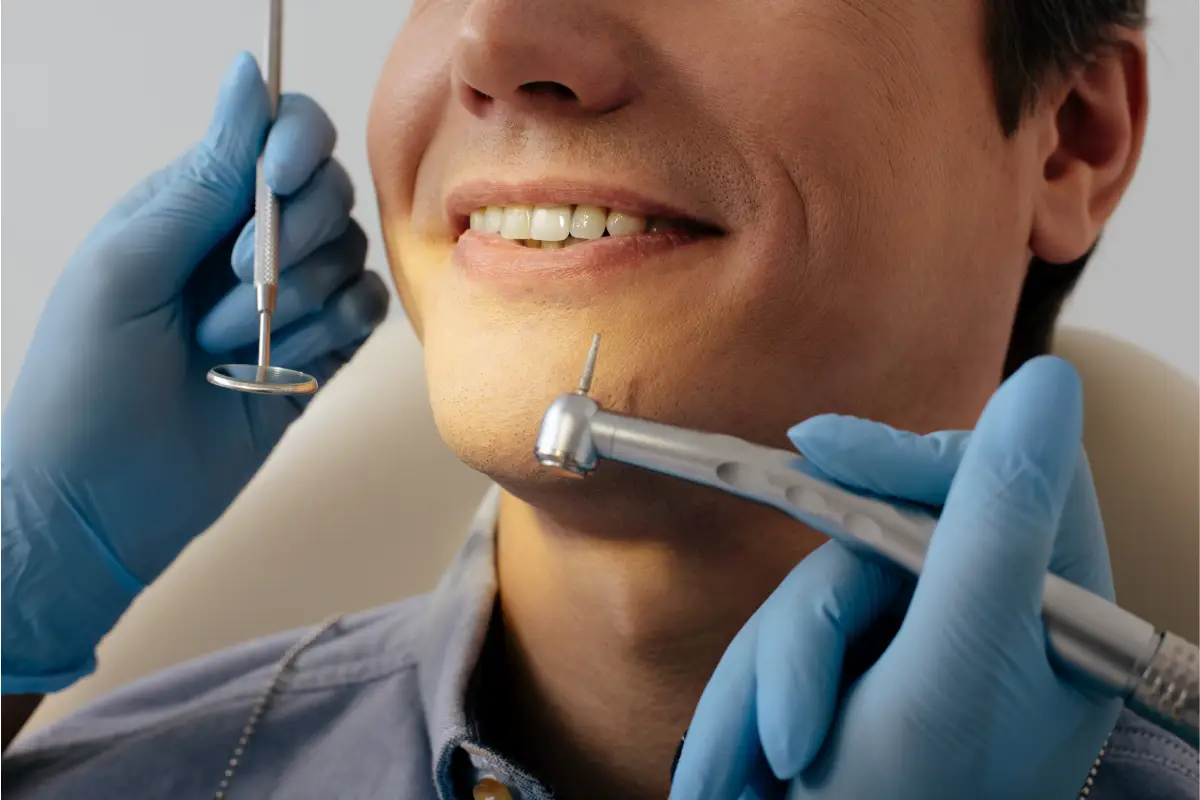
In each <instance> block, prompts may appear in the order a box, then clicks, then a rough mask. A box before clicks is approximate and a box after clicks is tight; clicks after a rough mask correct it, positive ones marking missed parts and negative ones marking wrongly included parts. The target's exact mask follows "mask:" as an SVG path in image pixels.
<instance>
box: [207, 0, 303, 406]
mask: <svg viewBox="0 0 1200 800" xmlns="http://www.w3.org/2000/svg"><path fill="white" fill-rule="evenodd" d="M269 6H270V11H269V14H268V20H267V41H266V48H265V52H264V54H263V69H264V70H265V72H266V75H265V76H264V78H265V80H266V83H267V97H268V98H269V100H270V103H271V120H272V121H274V119H275V116H276V114H278V112H279V85H280V72H281V69H282V50H283V0H269ZM254 226H255V227H254V288H255V290H256V291H255V294H256V296H257V304H258V363H257V364H224V365H222V366H219V367H213V368H212V369H211V370H209V372H208V382H209V383H212V384H215V385H217V386H220V387H222V388H224V389H234V390H236V391H239V392H254V393H256V394H282V395H294V394H312V393H313V392H315V391H316V390H317V380H316V378H313V377H312V376H311V375H306V374H305V373H303V372H298V371H296V370H294V369H284V368H282V367H274V366H271V317H272V316H273V315H274V313H275V294H276V291H277V287H278V285H279V198H278V197H276V196H275V193H274V192H272V191H271V187H269V186H268V185H267V177H266V173H265V172H264V171H263V162H262V157H261V156H260V157H259V159H258V172H257V175H256V177H255V191H254Z"/></svg>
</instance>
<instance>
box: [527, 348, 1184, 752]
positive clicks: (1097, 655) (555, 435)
mask: <svg viewBox="0 0 1200 800" xmlns="http://www.w3.org/2000/svg"><path fill="white" fill-rule="evenodd" d="M599 344H600V336H599V334H597V335H596V337H595V339H593V341H592V347H591V351H590V352H589V353H588V358H587V363H586V366H585V367H584V372H583V377H582V378H581V379H580V382H579V388H578V390H577V391H575V392H573V393H570V394H564V395H562V396H560V397H559V398H558V399H556V400H555V401H554V402H553V403H551V404H550V407H549V408H548V409H547V410H546V413H545V416H544V417H543V419H542V426H541V429H540V430H539V432H538V437H537V443H536V445H535V447H534V456H535V457H536V458H537V460H538V462H539V463H541V464H542V465H543V466H546V467H550V468H553V469H555V470H557V471H559V472H562V473H565V474H567V475H572V476H576V477H583V476H585V475H587V474H588V473H590V472H591V471H592V470H594V469H596V467H597V465H598V464H599V462H600V460H601V459H608V460H611V461H619V462H622V463H625V464H631V465H633V466H637V467H642V468H644V469H648V470H653V471H654V472H659V473H662V474H664V475H670V476H673V477H676V478H681V479H683V480H686V481H691V482H693V483H698V484H703V485H705V486H712V487H715V488H717V489H721V490H723V491H726V492H729V493H731V494H734V495H738V496H741V497H744V498H747V499H749V500H753V501H756V502H759V503H762V504H764V505H768V506H772V507H774V508H777V509H779V510H780V511H783V512H784V513H786V514H788V515H789V516H791V517H793V518H795V519H797V520H800V521H801V522H804V523H806V524H807V525H809V526H811V527H813V528H815V529H817V530H819V531H821V532H822V533H825V534H826V535H828V536H830V537H831V538H834V539H838V540H839V541H842V542H844V543H846V544H847V545H849V546H852V547H856V548H857V549H859V550H866V551H868V552H871V553H874V554H877V555H880V556H883V557H884V558H886V559H888V560H890V561H892V562H894V563H896V564H898V565H900V566H902V567H904V568H906V569H908V570H909V571H910V572H912V573H913V574H920V572H921V569H922V566H923V565H924V563H925V552H926V549H927V548H928V546H929V541H930V538H931V537H932V536H933V530H934V527H935V525H936V524H937V517H936V516H935V515H934V514H933V513H930V512H928V511H924V510H920V509H915V508H911V507H905V506H894V505H891V504H889V503H886V502H883V501H881V500H877V499H873V498H868V497H863V496H859V495H857V494H854V493H853V492H850V491H848V490H846V489H843V488H841V487H839V486H836V485H834V484H832V483H829V482H828V481H826V480H825V479H823V478H821V477H820V476H818V475H817V474H816V471H815V470H813V469H811V468H810V467H808V465H807V461H806V460H805V459H804V458H803V457H801V456H800V455H798V454H797V453H794V452H788V451H785V450H775V449H772V448H769V447H763V446H760V445H756V444H751V443H750V442H746V441H743V440H741V439H737V438H735V437H732V436H724V435H720V434H712V433H702V432H700V431H694V430H687V429H684V428H678V427H674V426H671V425H664V424H662V423H658V422H651V421H649V420H645V419H638V418H635V417H629V416H625V415H622V414H616V413H613V412H609V411H605V410H603V409H602V408H601V407H600V406H599V404H598V403H597V402H596V401H595V400H593V399H592V398H590V397H588V391H589V390H590V388H591V383H592V376H593V374H594V371H595V367H596V356H597V352H598V349H599ZM1042 616H1043V620H1044V622H1045V626H1046V631H1047V634H1048V639H1049V647H1050V650H1051V656H1052V657H1053V658H1054V659H1055V660H1056V663H1057V664H1059V665H1060V666H1061V667H1062V668H1063V670H1064V671H1065V672H1066V673H1068V674H1069V675H1070V677H1071V678H1072V679H1073V680H1075V681H1077V682H1079V683H1080V684H1081V685H1085V686H1088V687H1091V688H1092V689H1093V690H1098V691H1101V692H1104V693H1107V694H1110V695H1112V696H1116V697H1120V698H1122V699H1123V700H1124V701H1125V703H1126V705H1127V706H1129V708H1131V709H1132V710H1133V711H1135V712H1136V713H1138V714H1140V715H1141V716H1143V717H1145V718H1147V719H1149V720H1151V721H1153V722H1155V723H1157V724H1158V725H1160V726H1161V727H1163V728H1165V729H1167V730H1170V731H1172V732H1174V733H1176V734H1177V735H1179V736H1180V737H1181V738H1183V739H1185V740H1187V741H1188V742H1190V743H1191V744H1192V745H1193V746H1195V745H1196V743H1197V740H1198V738H1200V685H1198V684H1200V681H1198V674H1197V672H1198V669H1200V651H1198V650H1197V647H1196V645H1194V644H1192V643H1191V642H1188V641H1187V640H1186V639H1184V638H1182V637H1180V636H1178V635H1176V634H1173V633H1171V632H1169V631H1165V630H1159V629H1156V628H1155V627H1154V626H1153V625H1151V624H1150V623H1149V622H1146V621H1145V620H1143V619H1140V618H1139V617H1137V616H1135V615H1134V614H1131V613H1129V612H1128V611H1125V610H1124V609H1122V608H1121V607H1119V606H1117V605H1116V604H1114V603H1111V602H1109V601H1108V600H1105V599H1104V598H1102V597H1100V596H1098V595H1096V594H1093V593H1091V592H1089V591H1087V590H1086V589H1083V588H1081V587H1079V586H1076V585H1075V584H1073V583H1069V582H1068V581H1065V580H1063V579H1062V578H1060V577H1058V576H1056V575H1053V574H1047V575H1046V583H1045V589H1044V594H1043V606H1042Z"/></svg>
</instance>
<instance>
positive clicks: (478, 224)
mask: <svg viewBox="0 0 1200 800" xmlns="http://www.w3.org/2000/svg"><path fill="white" fill-rule="evenodd" d="M471 230H473V231H480V230H483V209H482V208H478V209H476V210H474V211H472V212H471Z"/></svg>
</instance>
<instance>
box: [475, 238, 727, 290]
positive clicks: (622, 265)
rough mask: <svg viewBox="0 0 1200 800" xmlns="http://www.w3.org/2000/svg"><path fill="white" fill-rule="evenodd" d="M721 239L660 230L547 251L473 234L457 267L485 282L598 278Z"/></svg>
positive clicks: (594, 240)
mask: <svg viewBox="0 0 1200 800" xmlns="http://www.w3.org/2000/svg"><path fill="white" fill-rule="evenodd" d="M716 238H717V237H714V236H705V235H700V234H695V233H691V232H689V231H678V230H676V231H655V232H654V233H633V234H625V235H622V236H604V237H602V238H600V239H592V240H590V241H587V242H580V243H578V244H572V245H567V246H566V247H561V248H558V249H556V250H542V249H540V248H533V247H526V246H525V245H523V244H519V243H517V242H515V241H512V240H510V239H505V238H503V237H501V236H499V235H498V234H495V233H482V232H480V231H472V230H468V231H465V232H463V234H462V236H460V237H459V239H458V244H457V245H456V246H455V248H454V264H455V266H456V267H458V268H459V269H461V270H463V271H465V272H467V273H468V274H469V275H471V276H472V277H475V278H479V279H481V280H499V281H512V280H526V279H542V280H544V279H547V278H550V279H554V280H570V279H572V278H597V277H600V276H602V275H616V274H619V273H622V272H625V271H627V270H631V269H641V268H644V267H645V264H646V262H647V261H650V260H652V259H654V258H662V257H663V256H664V255H665V254H668V253H670V252H671V251H674V250H679V249H681V248H684V247H692V246H695V245H698V244H702V243H704V242H711V241H714V240H715V239H716Z"/></svg>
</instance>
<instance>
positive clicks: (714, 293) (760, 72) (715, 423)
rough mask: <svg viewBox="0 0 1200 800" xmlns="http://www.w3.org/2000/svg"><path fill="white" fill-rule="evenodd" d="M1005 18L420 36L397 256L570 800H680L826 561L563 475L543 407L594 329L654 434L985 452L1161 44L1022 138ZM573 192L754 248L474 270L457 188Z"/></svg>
mask: <svg viewBox="0 0 1200 800" xmlns="http://www.w3.org/2000/svg"><path fill="white" fill-rule="evenodd" d="M981 12H982V3H980V2H979V0H946V2H939V3H927V2H918V0H904V1H903V2H894V0H893V1H891V2H883V1H882V0H880V1H878V2H876V1H874V0H863V1H862V2H854V3H851V2H846V1H845V0H792V1H791V2H768V3H765V4H759V5H758V6H756V7H755V9H754V13H748V12H747V9H746V6H745V3H744V2H741V0H703V2H694V1H693V2H687V3H684V2H675V0H662V2H655V3H613V2H611V1H610V2H600V1H599V0H577V2H572V3H562V2H550V0H491V1H490V2H488V1H485V0H475V2H467V1H466V0H426V2H417V3H416V5H415V7H414V9H413V12H412V15H411V18H410V19H409V21H408V23H407V24H406V26H405V27H404V29H403V30H402V31H401V33H400V34H399V36H398V38H397V40H396V43H395V45H394V47H393V50H392V52H391V55H390V57H389V58H388V60H387V63H386V65H385V67H384V70H383V74H382V77H381V80H380V82H379V86H378V90H377V93H376V96H375V99H374V102H373V106H372V112H371V120H370V125H369V154H370V159H371V167H372V172H373V176H374V180H375V184H376V189H377V193H378V201H379V208H380V212H381V218H382V221H383V228H384V236H385V241H386V245H387V250H388V255H389V260H390V263H391V266H392V274H393V277H394V278H395V281H396V284H397V286H398V288H399V292H400V295H401V298H402V300H403V302H404V306H405V308H406V310H407V312H408V314H409V318H410V319H411V321H412V323H413V325H414V326H415V328H416V330H417V331H418V334H419V335H420V336H421V339H422V341H423V343H424V347H425V356H426V369H427V377H428V382H429V390H430V397H431V402H432V406H433V411H434V415H435V419H436V421H437V424H438V427H439V430H440V432H441V434H442V436H443V437H444V439H445V441H446V442H447V444H448V445H449V446H450V447H451V448H452V449H453V450H454V452H455V453H456V454H457V455H458V456H459V458H461V459H462V460H463V461H464V462H465V463H467V464H468V465H470V466H472V467H474V468H476V469H478V470H480V471H482V472H484V473H486V474H488V475H489V476H491V477H492V478H493V479H495V480H496V481H497V482H498V483H499V484H500V485H501V486H502V488H503V489H504V490H505V496H504V499H503V503H502V511H501V517H500V523H499V529H498V548H499V550H498V572H499V579H500V597H501V613H502V619H503V622H504V627H503V647H502V648H500V649H499V650H498V652H499V653H500V656H498V657H496V663H495V664H493V665H491V666H490V667H489V668H490V669H494V670H496V671H498V673H499V674H501V675H502V676H503V678H502V682H503V684H504V685H505V686H506V688H507V691H506V692H505V693H504V694H505V699H497V698H494V697H493V698H489V699H487V700H486V707H487V708H488V709H489V713H493V714H496V715H503V718H504V719H505V720H506V724H505V725H504V726H502V727H503V731H502V733H501V738H502V739H503V746H504V747H505V748H507V749H508V750H509V751H510V752H511V753H512V754H513V755H514V756H515V757H516V758H518V760H520V761H522V762H523V763H524V764H525V765H526V766H527V767H529V768H530V769H532V770H534V771H535V772H537V773H538V774H539V775H542V776H544V777H545V778H546V779H547V780H548V781H549V782H550V783H551V784H552V785H554V786H555V788H556V789H557V791H558V792H559V793H560V795H561V796H565V797H576V798H584V797H613V796H619V797H662V796H665V794H666V791H667V789H668V766H669V764H670V760H671V757H672V755H673V753H674V750H675V747H676V745H677V743H678V740H679V736H680V734H681V733H682V732H683V731H684V730H685V729H686V727H687V723H688V720H689V719H690V716H691V713H692V710H693V709H694V707H695V703H696V701H697V699H698V697H699V695H700V692H701V690H702V689H703V687H704V684H705V682H706V681H707V678H708V676H709V674H710V673H711V671H712V669H713V667H714V666H715V664H716V662H717V660H718V659H719V657H720V655H721V653H722V651H723V649H724V647H725V646H726V645H727V644H728V642H729V640H730V639H731V638H732V637H733V635H734V634H735V633H736V632H737V630H738V629H739V628H740V627H741V625H742V624H743V623H744V622H745V620H746V619H747V618H748V617H749V615H750V614H751V613H752V612H753V610H754V609H755V608H757V607H758V605H760V604H761V603H762V601H763V600H765V598H766V597H767V596H768V594H769V593H770V591H771V590H772V589H773V588H774V587H775V586H776V585H777V584H778V583H779V582H780V580H781V579H782V578H783V577H784V575H786V574H787V572H788V571H789V570H790V569H791V567H792V566H793V565H794V564H795V563H796V562H797V561H798V560H799V559H801V558H803V557H804V555H806V554H807V553H808V552H810V551H811V550H812V549H813V548H814V547H815V546H816V545H817V544H819V541H820V540H819V537H818V536H817V535H816V534H814V533H813V532H811V531H808V530H806V529H804V528H803V527H801V526H799V525H798V524H797V523H795V522H792V521H790V520H784V519H780V518H779V517H778V516H777V515H776V514H774V513H772V512H769V511H765V510H763V509H760V508H758V507H756V506H752V505H750V504H747V503H743V502H741V501H738V500H734V499H731V498H727V497H725V496H723V495H719V494H716V493H714V492H710V491H708V490H704V489H699V488H696V487H692V486H689V485H683V484H679V483H675V482H671V481H668V480H666V479H660V478H657V477H654V476H650V475H647V474H646V473H642V472H636V471H634V470H631V469H622V468H617V467H612V466H611V465H609V466H608V467H606V468H604V469H602V470H600V471H599V472H597V473H596V474H595V475H594V476H592V477H591V478H589V479H588V480H587V481H571V480H567V479H563V478H559V477H556V476H552V475H550V474H548V473H546V472H544V471H542V470H540V469H539V468H538V467H537V466H536V465H535V464H534V462H533V460H532V458H531V457H530V452H531V448H532V446H533V437H534V434H535V432H536V430H537V427H538V423H539V421H540V418H541V414H542V412H543V411H544V409H545V407H546V405H547V404H548V402H549V401H550V400H551V399H552V398H553V397H554V396H556V395H557V394H559V393H561V392H563V391H566V390H569V389H571V388H573V386H574V382H575V380H576V379H577V376H578V371H579V368H580V365H581V362H582V359H583V356H584V354H585V352H586V350H587V344H588V341H589V340H590V338H591V335H592V333H593V332H596V331H601V332H602V333H603V335H604V345H603V347H602V351H601V356H600V366H599V370H598V373H597V379H596V383H595V386H594V392H593V395H594V396H595V397H596V398H597V399H598V400H599V401H600V402H601V403H602V404H603V405H605V406H607V407H610V408H613V409H616V410H619V411H625V412H629V413H634V414H637V415H639V416H645V417H649V418H653V419H657V420H662V421H665V422H669V423H672V424H677V425H684V426H688V427H694V428H700V429H705V430H714V431H721V432H725V433H730V434H734V435H737V436H741V437H743V438H746V439H750V440H752V441H757V442H761V443H764V444H769V445H775V446H780V447H786V446H787V442H786V437H785V432H786V431H787V429H788V428H789V427H790V426H791V425H793V424H795V423H796V422H798V421H800V420H802V419H805V418H806V417H809V416H811V415H814V414H819V413H824V412H838V413H843V414H853V415H857V416H863V417H869V418H872V419H876V420H880V421H883V422H887V423H890V424H892V425H894V426H897V427H900V428H905V429H909V430H914V431H920V432H925V431H930V430H936V429H950V428H967V427H971V426H972V425H973V423H974V421H975V420H976V418H977V416H978V414H979V412H980V411H981V409H982V408H983V405H984V404H985V402H986V400H987V398H988V397H989V396H990V395H991V393H992V392H993V391H994V390H995V388H996V387H997V385H998V384H999V382H1000V379H1001V370H1002V364H1003V359H1004V355H1005V351H1006V348H1007V344H1008V336H1009V332H1010V330H1011V327H1012V321H1013V316H1014V313H1015V309H1016V304H1017V299H1018V296H1019V292H1020V288H1021V283H1022V279H1023V277H1024V273H1025V270H1026V267H1027V265H1028V263H1029V259H1030V256H1031V255H1037V256H1039V257H1041V258H1043V259H1045V260H1047V261H1050V262H1052V263H1064V262H1066V261H1069V260H1071V259H1074V258H1076V257H1078V256H1080V255H1082V254H1083V253H1084V252H1085V251H1086V250H1087V248H1088V247H1089V246H1090V245H1091V244H1092V243H1093V242H1094V241H1095V240H1096V237H1097V235H1098V233H1099V230H1100V228H1101V226H1102V225H1103V224H1104V222H1105V221H1106V220H1107V218H1108V217H1109V215H1110V214H1111V212H1112V210H1113V208H1114V207H1115V205H1116V203H1117V201H1118V200H1119V198H1120V197H1121V195H1122V193H1123V191H1124V189H1125V187H1126V186H1127V184H1128V181H1129V179H1130V177H1131V175H1132V172H1133V169H1134V166H1135V164H1136V161H1137V158H1138V154H1139V151H1140V147H1141V141H1142V136H1143V132H1144V124H1145V113H1146V98H1145V52H1144V43H1143V41H1142V39H1141V37H1140V35H1139V34H1137V33H1135V32H1132V31H1121V32H1119V34H1118V36H1119V38H1120V42H1121V44H1120V45H1119V46H1117V47H1115V48H1114V49H1113V50H1112V51H1111V52H1106V53H1104V54H1102V55H1100V56H1099V57H1098V58H1097V59H1095V60H1094V61H1093V62H1092V63H1090V64H1089V65H1088V66H1087V67H1086V68H1082V69H1078V70H1075V71H1072V72H1071V73H1070V74H1068V75H1062V76H1053V77H1052V79H1051V80H1049V81H1048V82H1047V83H1046V85H1045V86H1044V88H1043V91H1042V92H1041V94H1040V99H1039V101H1038V102H1037V103H1036V105H1035V106H1034V107H1033V108H1031V109H1030V111H1029V113H1028V114H1027V116H1026V119H1025V122H1024V124H1023V125H1022V127H1021V129H1020V130H1019V131H1018V132H1017V133H1016V134H1015V135H1014V136H1012V137H1005V136H1004V135H1003V133H1002V131H1001V129H1000V126H999V123H998V121H997V116H996V110H995V104H994V99H993V94H992V89H991V74H990V71H989V69H988V66H987V63H986V60H985V54H984V50H983V20H982V14H981ZM550 83H556V84H560V85H561V86H562V87H566V88H567V89H569V90H570V92H565V91H562V90H561V89H558V90H556V91H554V92H548V91H541V90H539V87H545V86H546V85H548V84H550ZM531 85H532V86H531ZM544 178H566V179H571V180H574V181H581V182H597V183H602V184H604V185H610V186H613V185H615V186H618V187H624V188H627V189H630V190H634V191H639V192H641V193H644V194H647V195H649V196H651V197H653V198H656V199H661V200H664V201H666V202H669V203H671V204H673V205H675V206H678V207H680V208H682V209H684V210H686V211H688V212H689V213H690V214H693V215H695V216H697V217H700V218H703V219H705V220H707V221H709V222H713V223H715V224H716V225H718V226H719V227H720V228H721V229H722V230H723V231H724V234H725V235H724V236H722V237H721V238H719V239H715V240H712V241H707V242H704V243H703V244H701V245H698V246H689V247H682V248H678V249H676V250H674V251H672V252H671V253H668V254H664V255H661V256H658V257H655V258H652V259H649V260H647V261H646V262H645V263H644V264H641V265H639V268H638V269H637V270H634V271H629V272H625V273H621V274H620V277H619V278H615V277H613V276H608V277H596V278H594V279H591V278H583V279H572V280H573V281H574V282H571V281H566V282H564V283H561V284H558V283H555V281H554V280H553V279H552V278H541V279H535V278H533V277H527V278H521V277H520V276H518V277H517V278H515V279H514V280H513V281H510V282H508V283H504V284H501V283H498V282H496V281H488V280H483V279H480V278H479V277H478V276H475V275H472V274H470V273H469V272H466V271H464V270H463V269H461V268H459V267H458V266H456V264H455V263H454V261H453V251H454V248H455V241H456V235H457V232H458V231H457V229H456V228H455V223H454V221H453V220H451V219H450V218H449V217H448V215H447V213H446V209H445V203H446V198H447V195H448V194H449V193H450V192H451V191H453V190H454V189H455V188H456V187H458V186H460V185H461V184H463V183H464V182H467V181H471V180H498V181H524V180H538V179H544ZM556 199H558V200H563V199H566V200H568V201H569V200H571V199H573V198H555V197H552V196H547V197H545V198H544V201H545V202H552V201H554V200H556ZM1050 268H1053V267H1050ZM589 281H590V282H589Z"/></svg>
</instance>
